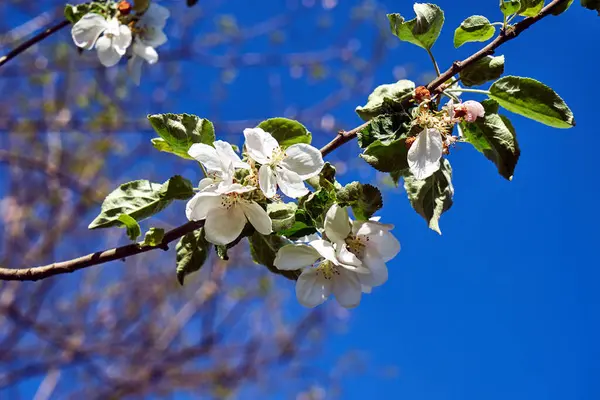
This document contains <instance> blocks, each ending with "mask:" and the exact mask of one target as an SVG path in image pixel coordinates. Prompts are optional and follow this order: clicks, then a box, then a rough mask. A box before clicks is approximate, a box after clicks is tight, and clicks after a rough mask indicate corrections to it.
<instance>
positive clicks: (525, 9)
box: [519, 0, 545, 17]
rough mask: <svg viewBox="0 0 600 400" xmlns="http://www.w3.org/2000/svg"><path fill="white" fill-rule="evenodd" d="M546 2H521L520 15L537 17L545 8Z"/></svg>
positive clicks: (536, 0) (540, 0) (535, 0)
mask: <svg viewBox="0 0 600 400" xmlns="http://www.w3.org/2000/svg"><path fill="white" fill-rule="evenodd" d="M544 2H545V0H521V8H520V9H519V15H523V16H526V17H535V16H536V15H538V14H539V13H540V11H541V10H542V8H544Z"/></svg>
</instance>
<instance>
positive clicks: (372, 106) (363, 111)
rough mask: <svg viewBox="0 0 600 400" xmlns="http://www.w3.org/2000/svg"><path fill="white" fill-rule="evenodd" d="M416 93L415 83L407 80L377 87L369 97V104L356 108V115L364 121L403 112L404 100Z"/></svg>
mask: <svg viewBox="0 0 600 400" xmlns="http://www.w3.org/2000/svg"><path fill="white" fill-rule="evenodd" d="M414 91H415V83H414V82H413V81H409V80H407V79H401V80H399V81H398V82H396V83H391V84H387V85H381V86H377V87H376V88H375V90H374V91H373V93H371V94H370V95H369V98H368V99H367V104H365V105H364V106H363V107H361V106H358V107H356V113H357V114H358V116H359V117H361V118H362V119H363V120H364V121H369V120H370V119H372V118H375V117H377V116H378V115H381V114H393V113H395V112H398V111H403V110H404V107H403V106H402V102H403V100H405V99H407V98H409V97H410V96H412V94H413V93H414Z"/></svg>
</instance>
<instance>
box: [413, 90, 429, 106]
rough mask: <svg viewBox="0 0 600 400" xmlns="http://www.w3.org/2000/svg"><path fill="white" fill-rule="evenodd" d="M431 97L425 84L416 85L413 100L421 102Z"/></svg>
mask: <svg viewBox="0 0 600 400" xmlns="http://www.w3.org/2000/svg"><path fill="white" fill-rule="evenodd" d="M430 98H431V92H430V91H429V90H428V89H427V88H426V87H425V86H418V87H417V88H416V89H415V101H416V102H417V103H422V102H423V100H429V99H430Z"/></svg>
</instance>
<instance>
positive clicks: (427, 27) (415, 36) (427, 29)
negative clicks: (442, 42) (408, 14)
mask: <svg viewBox="0 0 600 400" xmlns="http://www.w3.org/2000/svg"><path fill="white" fill-rule="evenodd" d="M413 9H414V10H415V14H416V15H417V17H416V18H415V19H411V20H410V21H405V20H404V18H403V17H402V16H401V15H400V14H388V15H387V17H388V20H389V21H390V29H391V30H392V33H393V34H394V35H396V36H397V37H398V39H400V40H403V41H405V42H409V43H412V44H415V45H417V46H419V47H422V48H424V49H425V50H431V47H432V46H433V44H434V43H435V41H436V40H437V38H438V37H439V36H440V32H441V30H442V26H443V25H444V12H443V11H442V9H441V8H439V7H438V6H436V5H435V4H429V3H415V5H414V6H413Z"/></svg>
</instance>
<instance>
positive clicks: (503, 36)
mask: <svg viewBox="0 0 600 400" xmlns="http://www.w3.org/2000/svg"><path fill="white" fill-rule="evenodd" d="M567 1H569V0H554V1H552V2H551V3H548V5H547V6H546V7H544V8H543V9H542V10H541V11H540V12H539V14H537V15H536V16H535V17H528V18H525V19H524V20H522V21H521V22H519V23H517V24H515V25H514V26H512V27H510V28H509V29H508V30H507V31H506V32H505V31H501V32H500V34H499V35H498V36H497V37H496V39H494V40H493V41H492V42H490V43H489V44H488V45H487V46H485V47H483V48H482V49H481V50H479V51H478V52H477V53H474V54H473V55H471V56H470V57H468V58H465V59H464V60H462V61H455V62H454V63H453V64H452V66H451V67H450V68H448V69H447V70H446V71H445V72H444V73H443V74H441V75H440V76H439V77H437V78H436V79H434V80H433V81H431V82H429V84H428V85H427V89H429V91H431V93H432V94H434V93H440V92H441V91H442V90H443V86H442V85H443V84H444V83H446V82H448V80H449V79H450V78H452V77H453V76H454V75H456V74H458V73H459V72H460V71H462V70H463V69H465V68H466V67H468V66H469V65H471V64H473V63H474V62H476V61H478V60H480V59H482V58H483V57H485V56H488V55H490V54H494V51H495V50H496V49H497V48H498V47H500V46H501V45H502V44H503V43H506V42H508V41H509V40H512V39H514V38H516V37H517V36H519V34H520V33H521V32H523V31H524V30H525V29H527V28H529V27H530V26H531V25H533V24H535V23H536V22H538V21H539V20H541V19H543V18H545V17H547V16H548V15H550V14H551V13H552V11H554V9H556V7H558V6H559V5H561V4H562V3H566V2H567ZM408 100H410V99H408ZM368 125H369V122H365V123H364V124H362V125H360V126H358V127H356V128H354V129H352V130H350V131H344V130H341V131H340V132H339V133H338V135H337V136H336V137H335V138H334V139H333V140H332V141H331V142H329V143H327V145H325V147H323V149H324V150H325V151H324V153H323V154H329V153H331V152H332V151H333V150H335V149H337V148H338V147H340V146H341V145H343V144H344V143H347V142H349V141H351V140H352V139H354V138H355V137H356V136H357V135H358V132H360V130H361V129H363V128H365V127H367V126H368Z"/></svg>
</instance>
